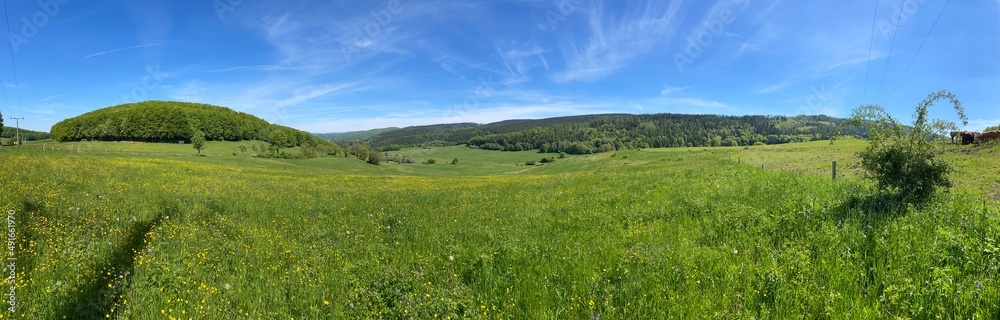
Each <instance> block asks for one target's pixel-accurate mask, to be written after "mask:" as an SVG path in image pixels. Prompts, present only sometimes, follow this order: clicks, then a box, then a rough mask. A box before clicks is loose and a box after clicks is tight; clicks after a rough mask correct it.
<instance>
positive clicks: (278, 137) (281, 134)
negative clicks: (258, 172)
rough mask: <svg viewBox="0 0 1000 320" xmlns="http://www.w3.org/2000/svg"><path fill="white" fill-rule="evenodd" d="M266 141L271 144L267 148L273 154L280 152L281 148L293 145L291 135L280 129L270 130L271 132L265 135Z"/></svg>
mask: <svg viewBox="0 0 1000 320" xmlns="http://www.w3.org/2000/svg"><path fill="white" fill-rule="evenodd" d="M267 142H268V143H270V144H271V145H270V146H268V148H267V149H268V150H269V151H271V154H272V155H274V156H277V155H278V154H279V153H281V149H284V148H291V147H294V146H295V141H294V140H293V139H292V137H291V136H290V135H289V134H288V132H285V130H282V129H274V130H271V133H270V134H268V135H267Z"/></svg>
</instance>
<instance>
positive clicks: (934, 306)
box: [0, 142, 1000, 319]
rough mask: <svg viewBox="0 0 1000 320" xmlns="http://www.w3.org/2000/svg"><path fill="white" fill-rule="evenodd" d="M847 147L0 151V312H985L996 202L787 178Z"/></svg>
mask: <svg viewBox="0 0 1000 320" xmlns="http://www.w3.org/2000/svg"><path fill="white" fill-rule="evenodd" d="M858 145H859V144H854V143H845V142H838V143H837V144H835V145H833V146H829V145H828V144H819V143H813V144H791V145H783V146H768V147H763V148H762V147H751V148H749V149H744V148H710V149H703V148H680V149H651V150H643V151H627V152H618V153H606V154H599V155H592V156H569V157H568V158H566V159H558V160H557V161H556V162H555V163H553V164H547V165H545V166H533V167H527V166H523V163H524V162H525V161H529V160H538V159H541V158H542V157H543V156H553V155H552V154H546V155H542V154H538V153H533V152H520V153H500V152H489V151H480V150H470V149H466V148H462V147H452V148H437V149H432V150H424V149H407V150H402V151H399V152H398V153H400V154H406V155H410V156H413V157H434V158H435V159H436V160H438V163H437V164H434V165H424V164H420V163H416V164H408V165H398V164H392V165H387V166H371V165H367V164H364V163H363V162H362V161H360V160H357V159H354V158H319V159H310V160H274V159H256V158H252V157H249V156H232V152H229V151H228V150H227V151H226V152H220V153H219V154H214V156H209V157H194V156H157V155H132V154H128V153H127V152H126V151H128V150H122V151H123V153H103V154H102V153H100V152H83V153H76V152H62V151H59V152H51V151H42V150H40V148H37V146H28V147H25V148H23V149H21V150H12V149H11V148H4V149H3V150H2V151H0V159H2V162H3V163H4V164H5V169H6V170H5V171H4V174H3V175H2V176H0V193H2V194H3V195H4V196H3V197H2V198H0V206H2V208H3V209H4V210H13V212H14V213H13V214H12V215H13V217H14V219H15V221H16V224H15V225H14V228H13V230H14V233H15V234H16V238H15V239H14V242H15V251H14V255H15V257H16V258H17V261H16V264H17V267H16V270H17V276H16V280H17V282H16V286H15V288H14V289H15V292H16V298H17V309H16V310H15V311H14V312H13V313H11V312H10V311H9V310H8V311H5V313H4V315H5V316H7V317H10V316H15V317H16V318H30V317H35V318H39V319H58V318H63V316H66V317H67V318H73V319H97V318H101V319H104V318H117V319H149V318H167V319H169V318H175V319H189V318H191V319H204V318H219V319H235V318H253V319H257V318H261V319H289V318H294V319H317V318H336V319H339V318H377V319H382V318H390V319H396V318H403V319H405V318H414V319H428V318H431V319H433V318H441V319H447V318H451V319H457V318H482V319H500V318H503V319H539V318H540V319H561V318H575V319H580V318H585V319H598V318H599V319H635V318H741V319H742V318H772V317H777V318H798V317H805V318H841V317H851V318H889V317H913V318H931V317H935V316H944V317H949V316H953V317H960V318H996V317H997V316H998V315H1000V302H998V301H1000V276H998V274H1000V247H998V245H997V239H1000V216H998V214H1000V206H998V205H997V203H996V202H995V201H994V200H993V199H990V198H989V196H988V195H987V194H985V193H983V192H980V191H977V190H980V189H977V188H984V185H981V183H991V182H990V181H992V180H989V179H995V175H994V176H992V177H994V178H981V175H975V174H973V173H974V172H981V171H976V170H981V169H968V168H966V166H967V165H968V164H969V163H971V162H972V160H967V161H966V160H962V161H959V162H958V163H959V166H960V168H959V170H958V171H957V172H956V174H955V178H956V181H957V187H956V188H955V189H953V190H952V191H951V192H948V193H944V194H941V195H939V196H937V198H935V199H933V200H932V202H931V203H929V204H928V205H926V206H925V207H920V208H914V207H886V206H884V205H881V204H880V203H879V202H878V199H877V198H872V197H870V196H867V194H869V193H868V192H867V188H868V187H867V183H864V182H862V181H859V180H857V179H856V178H852V175H850V174H849V175H848V176H847V178H845V179H840V180H836V181H831V180H830V178H829V176H828V172H827V173H822V172H820V171H819V166H820V165H819V164H816V166H817V168H816V171H817V172H815V173H813V172H810V171H807V173H810V174H802V171H801V170H796V169H797V168H800V167H797V166H806V167H807V168H806V169H808V168H811V167H810V166H812V165H813V164H809V163H807V162H805V161H803V160H802V159H807V158H813V157H815V155H817V154H830V155H837V154H843V155H845V156H849V155H850V154H851V153H852V152H853V151H854V149H853V148H856V147H857V146H858ZM99 146H100V144H98V145H96V146H95V148H96V147H99ZM152 146H153V147H158V146H160V145H152ZM211 147H212V145H210V149H208V151H210V152H211V151H212V148H211ZM216 147H218V148H219V149H222V148H223V147H222V146H216ZM170 148H173V146H171V147H170ZM187 148H188V149H190V146H187ZM96 149H99V148H96ZM961 150H965V149H961ZM970 150H973V149H970ZM992 150H994V149H975V150H973V152H971V153H970V154H967V155H966V156H969V157H981V158H982V157H988V156H989V154H991V152H993V151H992ZM193 151H194V150H186V151H185V152H188V153H191V154H193V153H194V152H193ZM150 152H151V153H153V152H155V150H150ZM390 154H391V153H390ZM958 156H959V155H958V154H956V155H955V157H958ZM453 158H459V163H458V164H456V165H450V164H448V162H450V161H451V160H452V159H453ZM737 158H739V159H741V160H742V162H743V163H742V164H740V163H738V161H737ZM754 161H758V162H754ZM829 161H830V160H829V159H817V160H816V162H817V163H828V162H829ZM843 161H845V163H849V160H843ZM760 163H765V168H768V170H762V169H761V168H760V166H759V164H760ZM518 164H521V165H518ZM770 164H774V165H773V166H772V165H770ZM847 166H848V167H849V164H848V165H847ZM772 168H773V169H776V170H770V169H772ZM847 172H849V170H848V171H847ZM965 172H969V173H965ZM973 176H976V177H979V178H974V177H973ZM5 291H7V290H6V289H5Z"/></svg>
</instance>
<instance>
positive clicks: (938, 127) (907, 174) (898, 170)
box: [843, 90, 968, 203]
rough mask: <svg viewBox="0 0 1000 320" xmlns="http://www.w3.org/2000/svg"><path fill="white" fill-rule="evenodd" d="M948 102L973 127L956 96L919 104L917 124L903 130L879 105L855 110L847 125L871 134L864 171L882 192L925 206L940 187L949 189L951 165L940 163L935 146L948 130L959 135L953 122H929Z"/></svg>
mask: <svg viewBox="0 0 1000 320" xmlns="http://www.w3.org/2000/svg"><path fill="white" fill-rule="evenodd" d="M941 99H948V100H950V101H951V103H952V105H953V106H954V108H955V112H956V113H957V114H958V116H959V118H960V119H962V121H963V123H964V124H968V118H967V117H966V116H965V110H964V109H963V108H962V103H961V102H959V101H958V98H957V97H955V95H954V94H952V93H951V92H948V91H945V90H941V91H938V92H934V93H931V94H930V95H928V96H927V99H925V100H924V101H922V102H921V103H920V104H918V105H917V107H916V111H915V112H914V114H913V116H914V120H913V124H912V125H911V126H909V127H907V126H904V125H902V124H901V123H899V122H898V121H897V120H896V119H894V118H893V117H892V116H891V115H889V113H888V112H886V111H885V109H883V108H882V107H881V106H878V105H865V106H861V107H858V108H857V109H854V111H853V112H852V114H851V118H850V119H849V120H848V121H846V122H845V123H844V124H843V125H859V126H865V127H867V128H868V131H869V135H870V138H869V140H868V141H869V142H868V147H867V148H865V150H864V151H862V152H860V153H858V156H859V157H860V158H861V167H862V168H863V169H864V170H865V171H866V172H867V173H868V177H869V178H870V179H872V180H874V181H875V183H876V185H877V187H878V188H879V191H880V192H883V193H886V194H889V195H894V196H897V197H899V198H900V199H901V200H903V201H906V202H918V203H919V202H923V201H924V200H926V199H927V198H929V197H930V196H931V195H933V194H934V193H935V192H936V190H937V189H938V188H948V187H950V186H951V182H950V181H949V180H948V172H950V171H951V170H952V169H951V165H949V164H948V163H947V162H945V161H943V160H941V159H939V158H937V153H936V152H935V150H934V146H935V143H934V141H937V140H941V139H943V137H944V136H945V133H946V132H948V131H955V130H958V129H957V127H956V126H955V124H954V123H953V122H950V121H942V120H933V121H931V120H928V119H927V109H928V108H929V107H931V106H933V105H934V102H936V101H938V100H941Z"/></svg>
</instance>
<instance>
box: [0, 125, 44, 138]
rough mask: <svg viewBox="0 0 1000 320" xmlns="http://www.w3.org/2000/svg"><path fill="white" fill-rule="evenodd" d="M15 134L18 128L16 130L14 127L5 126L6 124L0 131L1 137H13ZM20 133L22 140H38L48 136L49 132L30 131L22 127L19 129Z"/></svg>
mask: <svg viewBox="0 0 1000 320" xmlns="http://www.w3.org/2000/svg"><path fill="white" fill-rule="evenodd" d="M17 134H18V130H17V128H16V127H7V126H5V127H3V132H2V133H0V137H3V138H14V137H16V136H17ZM20 134H21V140H24V141H38V140H45V139H48V138H49V133H48V132H41V131H32V130H27V129H23V128H22V129H21V132H20Z"/></svg>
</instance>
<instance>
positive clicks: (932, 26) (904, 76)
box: [885, 0, 951, 100]
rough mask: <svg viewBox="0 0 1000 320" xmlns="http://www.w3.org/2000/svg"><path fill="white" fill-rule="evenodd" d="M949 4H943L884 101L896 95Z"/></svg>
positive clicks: (949, 0)
mask: <svg viewBox="0 0 1000 320" xmlns="http://www.w3.org/2000/svg"><path fill="white" fill-rule="evenodd" d="M950 3H951V0H948V2H945V3H944V8H941V13H939V14H938V16H937V19H935V20H934V25H931V29H930V30H929V31H927V35H926V36H924V41H923V42H921V43H920V47H919V48H917V53H915V54H914V55H913V59H910V63H909V64H907V65H906V69H905V70H903V75H902V76H900V77H899V81H896V85H895V86H893V87H892V91H889V95H887V96H885V99H886V100H888V99H889V97H892V94H893V93H896V89H897V88H899V84H900V83H902V82H903V79H905V78H906V73H907V72H909V71H910V67H911V66H913V62H914V61H916V60H917V56H918V55H920V51H921V50H923V49H924V45H925V44H927V39H929V38H930V37H931V33H932V32H934V28H935V27H937V24H938V22H939V21H941V16H943V15H944V11H945V10H946V9H948V4H950Z"/></svg>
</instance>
